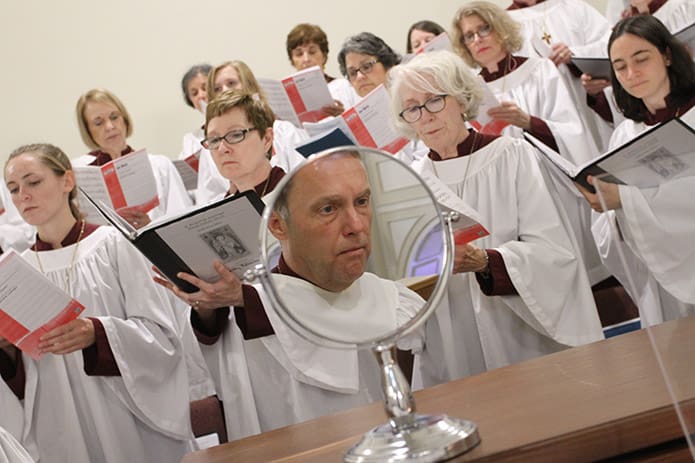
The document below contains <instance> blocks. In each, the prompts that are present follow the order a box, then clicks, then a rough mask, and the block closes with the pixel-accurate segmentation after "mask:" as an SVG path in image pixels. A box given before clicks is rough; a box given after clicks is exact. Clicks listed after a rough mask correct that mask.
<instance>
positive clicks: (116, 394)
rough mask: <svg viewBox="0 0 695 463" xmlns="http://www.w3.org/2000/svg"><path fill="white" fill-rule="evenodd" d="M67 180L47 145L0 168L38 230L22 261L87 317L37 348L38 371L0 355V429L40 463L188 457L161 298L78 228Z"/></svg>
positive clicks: (115, 238)
mask: <svg viewBox="0 0 695 463" xmlns="http://www.w3.org/2000/svg"><path fill="white" fill-rule="evenodd" d="M71 169H72V167H71V165H70V161H69V159H68V158H67V156H66V155H65V154H64V153H63V152H62V151H61V150H60V149H59V148H56V147H55V146H52V145H46V144H36V145H27V146H23V147H20V148H18V149H16V150H15V151H14V152H13V153H12V154H11V155H10V157H9V160H8V161H7V164H6V166H5V180H6V182H7V186H8V189H9V190H10V193H11V195H12V200H13V202H14V204H15V206H16V207H17V209H18V210H19V211H20V213H21V214H22V217H23V218H24V220H25V221H26V222H27V223H29V224H31V225H33V226H35V227H36V230H37V235H36V242H35V243H34V244H33V245H32V246H31V248H30V249H28V250H27V251H25V252H24V253H23V257H24V259H26V260H27V261H28V262H29V263H30V264H31V265H32V266H34V267H35V268H36V269H37V270H38V271H40V272H41V273H43V274H44V275H45V276H46V277H47V278H48V279H49V280H51V281H52V282H53V283H54V284H55V285H57V286H58V287H59V288H61V289H62V290H64V291H65V292H66V293H68V294H69V295H70V296H72V297H73V298H75V299H77V300H78V301H79V302H80V303H82V304H83V305H84V307H85V311H84V313H83V314H82V316H81V317H80V318H77V319H75V320H73V321H70V322H68V323H66V324H64V325H62V326H59V327H57V328H55V329H53V330H51V331H49V332H48V333H46V334H44V335H43V336H42V337H41V338H40V344H39V348H40V350H41V352H42V357H41V359H40V360H34V359H32V358H31V357H28V356H27V355H25V354H23V353H22V352H20V351H18V350H17V349H16V348H15V347H14V346H7V345H3V346H2V349H1V350H0V365H2V370H3V371H2V378H3V384H2V386H3V388H1V389H0V394H2V395H3V397H2V399H1V400H0V402H7V401H10V402H13V403H12V406H11V407H9V408H5V407H3V412H2V414H1V415H0V425H4V424H5V421H6V420H7V421H9V422H10V423H11V424H13V425H17V423H20V424H21V425H22V430H21V434H20V435H21V438H22V443H23V444H25V445H26V444H27V443H31V444H35V448H36V449H37V455H38V459H40V460H41V461H52V462H59V463H60V462H65V463H67V462H70V463H73V462H85V463H86V462H94V461H100V462H114V463H116V462H124V461H151V462H171V461H179V460H180V459H181V457H182V456H183V454H184V453H185V452H186V451H188V450H190V449H191V443H190V439H191V438H192V434H191V428H190V418H189V394H188V392H189V391H188V373H187V366H186V362H185V360H184V357H183V355H182V347H181V343H180V341H179V336H178V335H177V332H176V328H175V327H174V322H172V319H173V318H174V315H173V313H172V311H171V310H170V306H169V305H168V302H167V294H166V293H165V292H164V291H162V290H161V289H160V288H158V287H157V286H156V285H154V284H153V283H152V282H151V280H150V277H149V268H148V265H147V263H146V261H145V259H144V258H143V257H142V255H141V254H140V253H139V252H138V251H137V250H136V249H135V248H134V247H133V246H131V245H129V244H127V243H126V241H125V240H124V239H123V238H122V236H121V234H120V233H119V232H118V231H116V230H115V229H113V228H112V227H98V226H95V225H92V224H90V223H86V222H85V220H84V219H83V218H82V216H81V215H80V212H79V210H78V209H77V205H76V201H75V196H76V194H77V189H76V185H75V178H74V174H73V172H72V170H71ZM10 391H11V392H10ZM10 394H11V397H8V395H10ZM8 412H9V415H8ZM17 413H21V416H19V417H18V416H16V414H17ZM17 437H19V436H17Z"/></svg>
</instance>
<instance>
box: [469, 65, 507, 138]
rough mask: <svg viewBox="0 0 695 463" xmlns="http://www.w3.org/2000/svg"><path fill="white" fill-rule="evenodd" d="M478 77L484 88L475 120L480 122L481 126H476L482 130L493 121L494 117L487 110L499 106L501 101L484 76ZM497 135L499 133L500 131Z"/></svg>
mask: <svg viewBox="0 0 695 463" xmlns="http://www.w3.org/2000/svg"><path fill="white" fill-rule="evenodd" d="M477 78H478V83H479V84H480V86H481V88H482V90H483V99H482V101H481V102H480V106H478V116H477V117H476V118H475V121H477V122H478V123H479V124H480V127H476V128H477V129H478V131H482V128H483V127H485V126H487V125H488V124H490V123H491V122H492V118H491V117H490V116H488V115H487V112H488V111H489V110H491V109H492V108H496V107H498V106H499V105H500V102H499V100H498V99H497V97H496V96H495V94H494V93H492V90H490V87H488V86H487V83H486V82H485V81H484V80H483V78H482V77H480V76H477ZM501 132H502V130H500V133H501ZM486 133H487V132H486ZM496 135H499V133H498V134H496Z"/></svg>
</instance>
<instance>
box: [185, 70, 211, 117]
mask: <svg viewBox="0 0 695 463" xmlns="http://www.w3.org/2000/svg"><path fill="white" fill-rule="evenodd" d="M210 69H212V66H210V65H209V64H207V63H206V64H196V65H195V66H191V68H190V69H189V70H188V71H186V73H185V74H184V75H183V79H181V90H183V100H184V101H185V102H186V104H187V105H188V106H190V107H191V108H192V107H193V102H192V101H191V97H189V96H188V84H189V83H190V82H191V81H192V80H193V79H194V78H195V77H197V76H199V75H202V76H205V78H206V80H207V76H208V74H210Z"/></svg>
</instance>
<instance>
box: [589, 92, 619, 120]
mask: <svg viewBox="0 0 695 463" xmlns="http://www.w3.org/2000/svg"><path fill="white" fill-rule="evenodd" d="M586 104H587V106H589V107H590V108H591V109H593V110H594V112H595V113H596V114H598V115H599V116H601V119H603V120H604V121H606V122H609V123H611V124H612V123H613V112H612V111H611V107H610V105H609V104H608V98H606V94H605V93H603V92H602V91H601V92H599V93H597V94H596V95H589V94H588V93H587V94H586Z"/></svg>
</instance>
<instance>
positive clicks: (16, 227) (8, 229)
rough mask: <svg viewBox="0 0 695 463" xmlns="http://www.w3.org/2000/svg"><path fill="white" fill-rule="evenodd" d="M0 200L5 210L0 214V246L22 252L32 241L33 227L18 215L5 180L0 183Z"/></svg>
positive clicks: (3, 248)
mask: <svg viewBox="0 0 695 463" xmlns="http://www.w3.org/2000/svg"><path fill="white" fill-rule="evenodd" d="M0 201H1V202H2V206H1V207H4V208H5V212H4V213H3V214H2V215H0V248H2V250H3V251H6V250H8V249H14V250H15V251H17V252H22V251H24V250H25V249H27V248H28V247H29V245H30V244H31V243H33V242H34V234H35V233H36V232H35V230H34V227H32V226H31V225H29V224H28V223H26V222H25V221H24V219H22V216H20V215H19V211H18V210H17V208H16V207H15V206H14V203H13V202H12V196H11V195H10V192H9V191H7V186H6V185H5V182H2V185H0Z"/></svg>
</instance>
